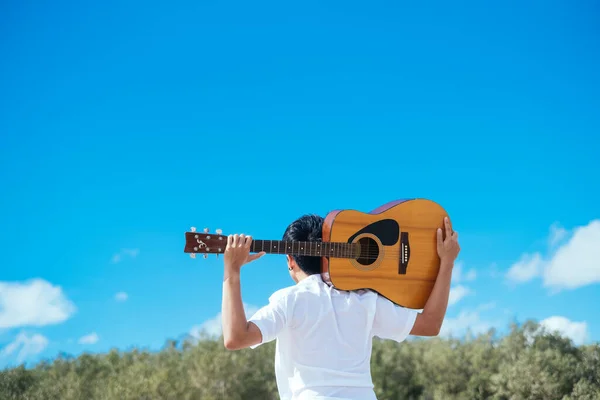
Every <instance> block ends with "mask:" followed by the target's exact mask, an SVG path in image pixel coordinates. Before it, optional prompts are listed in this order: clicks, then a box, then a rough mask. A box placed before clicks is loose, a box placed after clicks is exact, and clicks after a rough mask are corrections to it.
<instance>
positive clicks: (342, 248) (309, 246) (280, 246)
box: [251, 240, 369, 258]
mask: <svg viewBox="0 0 600 400" xmlns="http://www.w3.org/2000/svg"><path fill="white" fill-rule="evenodd" d="M251 251H252V252H256V253H258V252H261V251H264V252H265V253H271V254H290V255H297V256H308V257H334V258H356V257H358V256H359V254H358V246H357V245H355V244H351V243H340V242H337V243H331V242H308V241H297V242H290V241H283V240H253V241H252V246H251ZM365 254H369V249H368V243H367V248H365Z"/></svg>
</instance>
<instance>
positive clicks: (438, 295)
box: [410, 217, 460, 336]
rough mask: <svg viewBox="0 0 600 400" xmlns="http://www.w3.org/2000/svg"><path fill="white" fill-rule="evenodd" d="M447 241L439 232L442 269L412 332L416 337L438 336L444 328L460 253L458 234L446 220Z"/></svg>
mask: <svg viewBox="0 0 600 400" xmlns="http://www.w3.org/2000/svg"><path fill="white" fill-rule="evenodd" d="M444 225H445V231H446V239H445V240H443V239H442V230H441V229H438V231H437V251H438V255H439V256H440V269H439V272H438V276H437V278H436V280H435V284H434V285H433V290H432V291H431V294H430V296H429V299H428V300H427V303H425V307H424V308H423V312H422V313H420V314H418V315H417V318H416V320H415V324H414V326H413V328H412V329H411V331H410V334H411V335H415V336H437V335H438V334H439V333H440V330H441V328H442V323H443V322H444V317H445V316H446V309H447V308H448V297H449V296H450V281H451V279H452V269H453V267H454V260H455V259H456V257H457V256H458V253H459V252H460V246H459V245H458V233H457V232H452V229H451V227H450V221H449V220H448V218H447V217H446V218H444Z"/></svg>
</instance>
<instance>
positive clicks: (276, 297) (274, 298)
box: [269, 286, 296, 303]
mask: <svg viewBox="0 0 600 400" xmlns="http://www.w3.org/2000/svg"><path fill="white" fill-rule="evenodd" d="M295 289H296V286H287V287H284V288H281V289H279V290H277V291H275V292H273V294H272V295H271V296H270V297H269V302H271V303H277V302H278V301H281V300H284V299H286V298H288V297H290V296H291V295H293V293H294V291H295Z"/></svg>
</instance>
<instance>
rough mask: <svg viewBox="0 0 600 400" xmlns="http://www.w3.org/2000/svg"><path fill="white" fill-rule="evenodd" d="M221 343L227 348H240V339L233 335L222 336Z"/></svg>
mask: <svg viewBox="0 0 600 400" xmlns="http://www.w3.org/2000/svg"><path fill="white" fill-rule="evenodd" d="M223 345H224V346H225V348H226V349H227V350H239V349H241V348H242V346H241V343H240V341H239V340H237V339H235V338H234V337H224V338H223Z"/></svg>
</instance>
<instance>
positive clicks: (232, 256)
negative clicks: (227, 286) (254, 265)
mask: <svg viewBox="0 0 600 400" xmlns="http://www.w3.org/2000/svg"><path fill="white" fill-rule="evenodd" d="M251 244H252V236H245V235H243V234H242V235H238V234H235V235H229V236H228V237H227V247H226V248H225V268H226V269H229V270H230V271H232V272H239V271H240V269H241V268H242V265H244V264H247V263H249V262H252V261H254V260H258V259H259V258H261V257H262V256H264V255H265V254H266V253H265V252H264V251H261V252H260V253H256V254H250V245H251Z"/></svg>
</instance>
